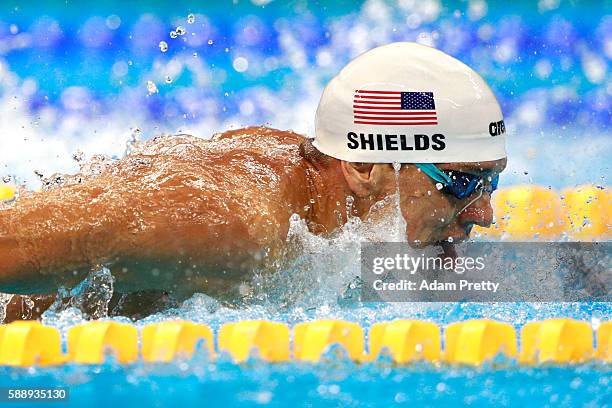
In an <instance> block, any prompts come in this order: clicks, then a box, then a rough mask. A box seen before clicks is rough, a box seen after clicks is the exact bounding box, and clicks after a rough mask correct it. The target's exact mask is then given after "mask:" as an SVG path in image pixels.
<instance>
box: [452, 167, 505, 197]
mask: <svg viewBox="0 0 612 408" xmlns="http://www.w3.org/2000/svg"><path fill="white" fill-rule="evenodd" d="M442 172H443V173H444V174H446V175H447V176H448V177H449V179H450V183H446V184H445V186H444V188H443V190H445V191H446V192H447V193H450V194H452V195H454V196H455V197H457V198H460V199H461V198H465V197H469V196H470V195H472V194H473V193H474V191H476V189H477V188H478V187H479V186H483V187H482V188H483V191H487V192H489V193H492V192H493V191H495V190H496V189H497V184H498V183H499V175H496V176H494V177H490V180H488V179H489V177H485V178H483V177H481V176H476V175H474V174H470V173H464V172H462V171H456V170H442Z"/></svg>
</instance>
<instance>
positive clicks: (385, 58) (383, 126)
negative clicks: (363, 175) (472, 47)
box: [313, 42, 506, 163]
mask: <svg viewBox="0 0 612 408" xmlns="http://www.w3.org/2000/svg"><path fill="white" fill-rule="evenodd" d="M315 122H316V123H315V132H316V137H315V140H314V142H313V144H314V146H315V147H316V148H317V149H319V150H320V151H321V152H323V153H325V154H327V155H329V156H332V157H335V158H337V159H340V160H346V161H353V162H365V163H392V162H400V163H453V162H478V161H488V160H497V159H501V158H503V157H506V148H505V144H506V136H505V132H506V129H505V125H504V121H503V116H502V113H501V109H500V107H499V103H498V102H497V99H496V98H495V96H494V95H493V92H492V91H491V89H490V88H489V87H488V86H487V84H486V83H485V81H484V80H483V79H482V78H481V77H480V75H478V74H477V73H476V72H474V71H473V70H472V69H471V68H470V67H468V66H467V65H465V64H464V63H462V62H461V61H459V60H457V59H455V58H453V57H451V56H450V55H447V54H445V53H443V52H442V51H439V50H436V49H434V48H431V47H427V46H424V45H420V44H416V43H409V42H398V43H393V44H389V45H385V46H382V47H378V48H374V49H373V50H370V51H368V52H366V53H364V54H362V55H360V56H359V57H357V58H355V59H354V60H352V61H351V62H350V63H349V64H348V65H347V66H346V67H344V69H342V71H340V73H339V74H338V75H336V76H335V77H334V78H333V79H332V80H331V81H330V82H329V84H328V85H327V87H326V88H325V91H324V92H323V96H322V97H321V101H320V102H319V107H318V109H317V115H316V119H315Z"/></svg>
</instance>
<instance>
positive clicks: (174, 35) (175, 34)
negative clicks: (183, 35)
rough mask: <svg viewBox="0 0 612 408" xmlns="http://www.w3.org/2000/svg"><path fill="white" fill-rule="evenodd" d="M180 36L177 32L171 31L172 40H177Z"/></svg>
mask: <svg viewBox="0 0 612 408" xmlns="http://www.w3.org/2000/svg"><path fill="white" fill-rule="evenodd" d="M177 36H178V34H177V33H176V31H170V38H176V37H177Z"/></svg>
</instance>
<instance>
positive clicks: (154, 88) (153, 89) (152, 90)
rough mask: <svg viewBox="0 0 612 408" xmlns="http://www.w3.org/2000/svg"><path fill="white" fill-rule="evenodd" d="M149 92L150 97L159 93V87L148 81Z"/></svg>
mask: <svg viewBox="0 0 612 408" xmlns="http://www.w3.org/2000/svg"><path fill="white" fill-rule="evenodd" d="M147 90H148V91H149V95H150V94H154V93H158V92H159V90H158V89H157V85H155V83H154V82H153V81H147Z"/></svg>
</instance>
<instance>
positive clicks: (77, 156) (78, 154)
mask: <svg viewBox="0 0 612 408" xmlns="http://www.w3.org/2000/svg"><path fill="white" fill-rule="evenodd" d="M84 157H85V154H84V153H83V152H82V151H80V150H77V151H76V152H75V153H74V154H73V155H72V160H74V161H75V162H77V163H79V162H81V161H83V158H84Z"/></svg>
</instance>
